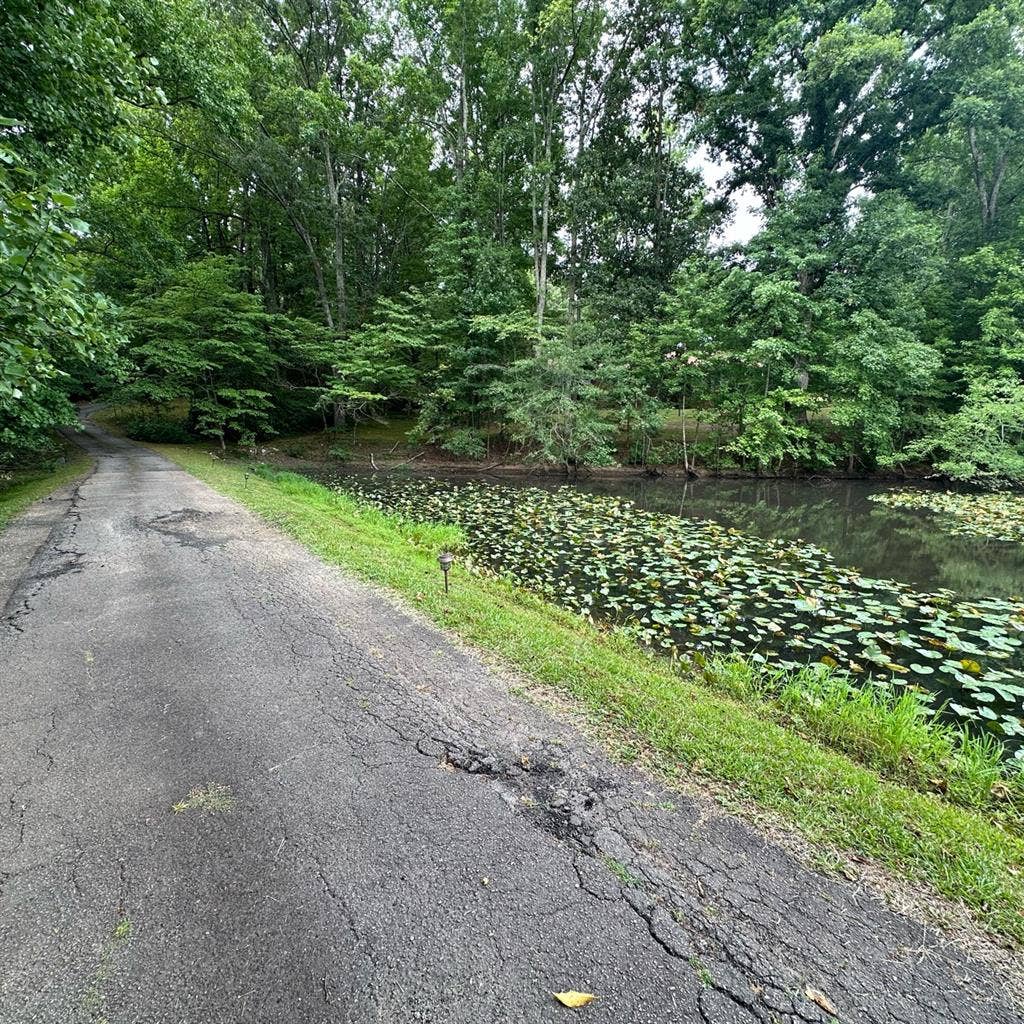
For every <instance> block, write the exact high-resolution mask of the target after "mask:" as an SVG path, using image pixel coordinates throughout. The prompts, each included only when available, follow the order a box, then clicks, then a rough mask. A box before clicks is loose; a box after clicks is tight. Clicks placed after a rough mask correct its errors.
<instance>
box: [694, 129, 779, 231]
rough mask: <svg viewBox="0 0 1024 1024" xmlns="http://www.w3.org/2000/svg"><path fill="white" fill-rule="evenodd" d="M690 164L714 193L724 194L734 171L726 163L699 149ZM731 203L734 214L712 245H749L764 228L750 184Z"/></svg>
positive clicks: (736, 193)
mask: <svg viewBox="0 0 1024 1024" xmlns="http://www.w3.org/2000/svg"><path fill="white" fill-rule="evenodd" d="M688 164H689V166H690V168H691V169H692V170H695V171H699V172H700V174H701V177H703V179H704V184H705V185H707V187H708V189H709V190H710V191H711V192H712V193H713V194H715V195H721V194H722V191H723V184H724V182H725V180H726V178H727V177H728V176H729V173H730V171H731V170H732V168H731V167H730V165H729V163H728V162H727V161H724V160H716V159H715V158H714V157H712V155H711V153H710V152H709V151H708V148H707V146H700V147H699V148H698V149H697V150H695V151H694V153H693V155H692V156H691V157H690V159H689V161H688ZM730 201H731V203H732V212H731V213H730V215H729V216H728V217H727V218H726V220H725V222H724V223H723V225H722V227H721V228H719V230H718V231H716V232H715V234H714V235H713V236H712V238H711V242H712V244H713V245H720V246H726V245H736V244H740V245H742V244H743V243H745V242H749V241H750V239H751V238H753V237H754V235H756V234H757V233H758V231H760V230H761V228H762V227H763V226H764V213H763V206H762V203H761V200H760V199H759V198H758V196H757V193H756V192H754V190H753V189H752V188H751V187H750V186H749V185H744V186H743V188H741V189H739V190H738V191H737V192H735V193H734V194H733V195H732V196H731V199H730Z"/></svg>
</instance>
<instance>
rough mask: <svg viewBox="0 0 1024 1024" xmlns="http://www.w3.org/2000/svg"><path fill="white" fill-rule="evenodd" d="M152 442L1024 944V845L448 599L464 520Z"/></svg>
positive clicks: (547, 632)
mask: <svg viewBox="0 0 1024 1024" xmlns="http://www.w3.org/2000/svg"><path fill="white" fill-rule="evenodd" d="M154 447H155V448H157V450H159V451H161V452H162V453H163V454H165V455H167V456H168V457H169V458H171V459H172V460H174V461H175V462H177V463H178V464H179V465H180V466H182V467H183V468H184V469H186V470H188V471H189V472H190V473H192V474H193V475H194V476H196V477H198V478H199V479H200V480H203V481H205V482H206V483H208V484H210V485H211V486H212V487H214V488H215V489H216V490H218V491H220V492H221V493H223V494H227V495H229V496H230V497H232V498H235V499H236V500H237V501H239V502H240V503H241V504H243V505H246V506H247V507H249V508H250V509H252V510H253V511H254V512H256V513H258V514H259V515H261V516H262V517H263V518H264V519H266V520H268V521H269V522H271V523H273V524H275V525H276V526H278V527H279V528H281V529H282V530H284V531H285V532H286V533H288V534H290V535H291V536H293V537H295V538H296V539H297V540H299V541H300V542H302V543H303V544H304V545H305V546H306V547H308V548H309V549H310V550H311V551H313V552H315V553H316V554H317V555H319V556H320V557H321V558H323V559H324V560H325V561H326V562H329V563H332V564H334V565H339V566H342V567H344V568H345V569H348V570H350V571H351V572H353V573H355V574H356V575H358V576H361V577H362V578H363V579H366V580H368V581H370V582H372V583H376V584H380V585H382V586H384V587H387V588H389V589H390V590H392V591H394V592H395V593H397V594H399V595H401V596H402V597H404V598H406V599H409V600H411V601H413V602H415V604H416V607H418V608H420V609H421V610H422V611H423V612H424V613H425V614H426V615H428V616H429V617H430V618H432V619H433V620H434V621H435V622H437V623H438V624H439V625H440V626H442V627H444V628H446V629H449V630H452V631H453V632H455V633H457V634H458V635H459V636H460V637H462V638H463V639H464V640H466V641H467V642H468V643H470V644H473V645H475V646H476V647H478V648H481V649H483V650H485V651H487V652H489V653H492V654H494V655H497V656H498V657H499V658H500V659H502V660H503V661H505V662H506V663H507V664H509V665H511V666H512V667H514V668H515V669H517V670H519V671H521V672H524V673H526V674H527V675H528V676H530V677H531V678H533V679H535V680H537V681H539V682H541V683H544V684H547V685H549V686H552V687H557V688H559V689H560V690H562V691H568V692H569V693H571V694H572V695H573V696H574V697H575V698H576V699H577V700H578V701H580V702H582V703H583V705H585V707H586V710H587V712H588V713H589V714H590V715H591V716H592V717H593V718H595V719H597V720H599V721H601V722H602V723H606V724H608V725H611V726H613V727H615V728H616V729H619V730H624V731H625V732H626V733H627V734H630V735H632V736H635V737H636V738H637V740H638V741H639V742H640V743H642V744H643V745H644V746H645V747H646V748H648V749H649V751H650V752H651V758H650V760H651V761H652V763H653V764H654V765H655V766H656V767H657V768H658V769H659V770H660V771H662V772H664V773H665V775H666V776H668V777H669V778H671V777H672V776H674V775H682V774H689V773H693V772H696V773H699V774H700V775H702V776H704V777H706V778H708V779H711V780H714V781H716V782H718V783H724V784H726V785H727V786H728V787H730V789H731V790H732V791H734V792H735V793H736V795H737V796H738V797H740V798H742V799H746V800H751V801H753V802H755V803H756V804H759V805H760V806H762V807H764V808H766V809H768V810H769V811H772V812H774V813H776V814H778V815H780V816H782V817H783V818H785V819H786V820H788V821H789V822H791V823H792V824H794V825H795V826H797V828H798V829H799V830H800V831H801V832H802V833H803V834H804V835H805V836H806V837H807V838H808V839H810V840H811V841H813V842H815V843H822V844H826V845H827V846H829V847H833V848H838V849H841V850H844V851H847V852H849V853H853V854H857V855H860V856H863V857H867V858H871V859H873V860H875V861H877V862H879V863H881V864H882V865H884V866H885V867H887V868H888V869H889V870H891V871H892V872H893V873H895V874H897V875H900V876H903V877H905V878H909V879H913V880H915V881H918V882H923V883H925V884H926V885H928V886H930V887H932V888H933V889H934V890H936V891H938V892H939V893H940V894H942V895H943V896H945V897H946V898H948V899H951V900H953V901H956V902H960V903H962V904H963V905H965V906H966V907H968V908H969V909H970V911H971V912H972V913H973V915H974V916H975V918H976V920H978V921H979V923H980V924H982V925H983V926H984V927H985V928H986V929H988V930H989V931H990V932H992V933H993V934H995V935H998V936H1001V937H1002V938H1004V939H1008V940H1010V941H1011V942H1012V943H1013V944H1014V945H1020V944H1024V909H1022V908H1024V839H1022V838H1021V837H1020V836H1018V835H1015V834H1013V833H1012V832H1011V831H1009V830H1008V829H1006V828H1004V827H1003V826H1002V825H1001V824H1000V823H999V822H998V821H994V820H992V819H990V818H989V817H987V816H986V815H985V814H984V813H982V812H977V811H972V810H969V809H966V808H961V807H957V806H954V805H952V804H950V803H949V802H947V801H945V800H943V799H942V798H941V797H940V796H937V795H933V794H929V793H922V792H918V791H915V790H913V789H911V788H907V787H904V786H901V785H899V784H897V783H895V782H892V781H887V780H886V779H884V778H883V777H882V776H880V775H879V774H878V773H877V772H875V771H873V770H871V769H870V768H867V767H865V766H863V765H859V764H857V763H856V762H855V761H853V760H851V759H850V758H848V757H846V756H844V755H843V754H841V753H837V752H835V751H831V750H828V749H826V748H824V747H822V746H819V745H818V744H816V743H814V742H812V741H811V740H809V739H806V738H804V737H802V736H800V735H798V734H796V733H795V732H792V731H790V730H787V729H786V728H784V727H783V726H781V725H779V724H777V723H775V722H773V721H771V720H770V719H769V718H766V717H763V716H759V715H758V714H757V713H756V709H754V708H751V707H749V706H745V705H744V704H743V703H742V702H740V701H734V700H732V699H730V698H728V697H727V696H724V695H723V694H722V693H720V692H716V691H715V690H714V689H712V688H711V687H709V686H708V685H707V684H704V683H701V681H700V680H698V679H690V678H687V677H683V676H681V675H680V674H679V673H678V672H676V671H674V670H673V668H672V667H671V666H670V665H669V664H667V663H665V662H663V661H658V660H657V659H655V658H654V657H652V656H650V655H648V654H647V653H646V652H644V651H643V650H641V649H640V648H639V647H637V646H636V644H635V643H634V642H632V641H631V640H629V639H628V638H627V637H625V636H621V635H619V634H617V633H615V632H609V631H602V630H600V629H598V628H597V627H595V626H593V625H591V624H590V623H589V622H587V621H586V620H584V619H582V618H580V617H579V616H576V615H574V614H572V613H570V612H567V611H564V610H562V609H560V608H557V607H555V606H554V605H551V604H548V603H546V602H544V601H542V600H541V599H539V598H537V597H534V596H533V595H531V594H528V593H526V592H524V591H522V590H520V589H518V588H517V587H514V586H513V585H512V584H510V583H507V582H506V581H504V580H502V579H499V578H494V577H489V576H479V575H471V574H462V573H460V574H457V575H456V576H455V577H454V579H453V588H452V592H451V594H449V595H448V596H445V594H444V591H443V588H442V587H441V586H440V579H441V576H440V571H439V569H438V565H437V552H438V550H439V549H441V548H442V547H448V546H450V545H451V544H453V543H454V542H457V539H458V532H457V530H456V529H455V528H454V527H445V526H432V525H423V524H416V523H408V522H403V521H402V520H400V519H397V518H395V517H393V516H389V515H387V514H385V513H382V512H379V511H378V510H376V509H373V508H369V507H367V506H365V505H361V504H359V503H358V502H356V501H355V500H354V499H353V498H351V497H349V496H347V495H344V494H340V493H338V492H335V491H332V490H330V489H328V488H326V487H324V486H322V485H320V484H317V483H314V482H313V481H311V480H308V479H306V478H304V477H300V476H296V475H294V474H290V473H267V474H265V475H260V474H254V473H247V472H246V470H245V467H244V466H242V465H240V464H232V463H229V462H225V461H220V460H216V461H215V460H213V459H211V458H210V456H209V455H208V454H207V453H206V452H205V451H201V450H197V449H194V448H187V447H178V446H171V445H164V446H154Z"/></svg>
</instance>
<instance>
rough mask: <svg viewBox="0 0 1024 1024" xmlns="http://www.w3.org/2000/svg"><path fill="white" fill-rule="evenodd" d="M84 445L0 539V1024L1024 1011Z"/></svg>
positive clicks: (782, 1017)
mask: <svg viewBox="0 0 1024 1024" xmlns="http://www.w3.org/2000/svg"><path fill="white" fill-rule="evenodd" d="M84 443H85V444H86V446H87V447H88V449H89V450H90V452H91V453H92V454H93V455H95V456H96V457H97V468H96V470H95V471H94V472H93V473H92V475H91V476H90V477H89V478H88V479H87V480H85V481H84V482H83V483H82V484H81V485H80V486H78V487H77V488H76V489H75V490H74V491H73V493H68V494H65V495H63V496H57V497H55V498H54V499H51V500H50V501H46V502H42V503H40V504H39V505H37V506H35V507H34V508H33V509H32V510H31V511H30V512H29V513H27V514H26V515H25V516H24V517H23V518H22V519H21V520H20V521H18V522H17V523H16V524H14V525H13V526H12V527H11V528H10V530H9V531H8V532H7V533H5V534H4V535H3V536H2V538H0V547H2V550H0V601H2V600H3V599H4V598H7V602H6V607H5V609H4V620H3V624H2V629H0V633H2V635H0V1022H2V1024H22V1022H40V1024H42V1022H45V1024H77V1022H96V1024H98V1022H108V1024H129V1022H138V1024H164V1022H167V1024H170V1022H175V1024H236V1022H237V1024H264V1022H266V1024H270V1022H274V1024H277V1022H280V1024H304V1022H340V1021H346V1022H353V1024H355V1022H372V1021H389V1022H412V1021H421V1022H430V1024H449V1022H451V1024H455V1022H466V1024H469V1022H473V1024H500V1022H510V1024H511V1022H516V1024H520V1022H533V1021H569V1020H574V1019H578V1020H581V1021H582V1020H586V1021H591V1022H595V1024H596V1022H615V1024H620V1022H622V1024H625V1022H659V1024H664V1022H676V1021H678V1022H690V1021H695V1022H702V1024H751V1022H763V1024H775V1022H780V1024H790V1022H797V1021H799V1022H810V1021H829V1020H832V1019H834V1018H832V1017H831V1016H830V1015H829V1014H828V1013H827V1012H826V1010H825V1009H823V1008H821V1006H820V1005H819V1002H820V1001H819V1002H815V1001H814V993H815V992H817V993H821V994H823V996H824V997H825V1000H826V1001H830V1002H831V1004H832V1005H834V1007H835V1008H836V1009H837V1011H838V1013H839V1019H840V1020H842V1021H846V1022H861V1021H865V1022H867V1021H871V1022H884V1024H890V1022H896V1024H909V1022H917V1021H921V1022H929V1024H940V1022H967V1021H971V1022H992V1024H1011V1022H1016V1021H1019V1020H1021V1019H1022V1017H1021V1015H1020V1012H1019V1010H1017V1009H1014V1007H1013V1006H1012V1005H1011V1003H1010V1002H1009V1001H1008V998H1007V997H1006V996H1005V995H1004V994H1002V992H1001V989H1000V983H999V980H998V978H997V977H996V976H995V975H994V974H992V973H989V971H988V969H986V968H984V967H982V966H979V965H977V964H975V963H972V962H970V961H968V960H967V959H966V958H965V957H964V955H963V954H961V953H960V952H958V951H957V950H956V949H955V948H954V947H953V946H951V945H949V944H948V943H946V942H944V941H943V940H942V939H941V937H939V936H937V935H935V934H933V933H931V932H929V931H928V930H927V929H925V928H923V927H922V926H921V925H920V924H916V923H913V922H911V921H909V920H907V919H905V918H903V917H900V916H898V915H896V914H894V913H893V912H891V911H889V910H888V909H886V907H885V906H884V905H883V904H882V903H881V902H880V901H878V900H877V899H876V898H875V897H873V896H872V895H870V894H869V893H867V892H866V891H864V890H863V889H861V888H859V887H858V886H857V885H856V884H853V883H849V882H846V881H845V880H840V881H836V880H834V879H830V878H827V877H825V876H823V875H820V874H817V873H815V872H813V871H810V870H808V869H806V868H804V867H802V866H801V865H800V864H798V863H797V862H796V861H795V860H794V859H792V858H791V857H790V856H789V855H788V854H786V853H785V852H783V851H782V850H781V849H780V848H778V847H777V846H775V845H773V844H772V843H770V842H768V841H767V840H765V839H764V838H761V837H760V836H758V835H757V834H756V833H755V832H754V831H752V830H751V828H749V827H748V826H746V825H744V824H743V823H741V822H739V821H738V820H734V819H732V818H730V817H729V816H727V815H725V814H723V813H720V812H718V811H717V810H715V809H713V807H712V805H711V804H710V803H708V804H707V805H705V803H704V802H703V801H701V800H690V799H687V798H685V797H681V796H679V795H678V794H672V793H669V792H667V791H664V790H661V789H659V788H658V787H657V786H656V785H654V784H653V783H651V782H650V781H647V780H645V779H644V778H642V777H641V776H640V775H638V774H635V773H633V772H632V771H631V770H629V769H624V768H621V767H618V766H616V765H614V764H612V763H610V762H609V760H608V759H606V758H605V757H604V756H603V755H602V754H601V753H600V752H598V751H597V750H595V749H594V748H593V747H592V746H591V745H589V744H588V742H587V741H586V740H585V739H583V738H582V737H581V736H580V735H579V734H578V733H577V732H576V731H575V730H574V729H573V728H572V727H571V726H570V725H567V724H565V723H560V722H557V721H555V720H553V719H551V718H549V717H548V716H547V715H545V714H544V713H543V712H542V711H540V710H538V709H537V708H536V707H534V706H532V705H530V704H528V703H526V702H524V701H522V700H521V699H520V698H517V697H516V696H515V695H514V694H513V693H512V692H511V691H510V681H509V680H507V679H505V678H503V677H502V675H501V674H499V673H496V672H494V671H493V670H489V669H488V668H487V667H485V665H484V664H482V663H481V662H480V661H478V660H476V659H475V658H474V657H473V656H471V655H469V654H467V653H465V652H463V651H461V650H460V649H458V648H457V647H456V646H455V645H453V644H452V643H451V642H449V641H448V640H446V639H445V638H444V636H443V635H441V634H440V633H439V632H437V631H436V630H435V629H434V628H432V627H431V626H429V625H427V624H425V623H423V622H421V621H419V620H418V619H417V618H416V617H415V616H413V615H411V614H409V613H407V612H405V611H403V610H402V609H400V608H398V607H396V606H395V605H394V604H392V603H390V602H389V601H388V600H387V599H385V598H384V597H382V596H379V595H378V594H376V593H375V592H374V591H373V590H372V589H371V588H368V587H367V586H365V585H362V584H360V583H358V582H355V581H353V580H352V579H350V578H348V577H347V576H345V575H343V574H342V573H340V572H338V571H337V570H335V569H332V568H329V567H326V566H324V565H323V564H321V563H320V562H319V561H318V560H316V559H315V558H314V557H313V556H311V555H310V554H308V553H307V552H305V551H304V550H303V549H302V548H301V547H299V546H298V545H297V544H295V543H293V542H292V541H290V540H287V539H285V538H283V537H282V536H280V535H279V534H278V533H277V532H275V531H274V530H273V529H272V528H270V527H268V526H267V525H264V524H263V523H262V522H259V521H257V520H256V519H255V518H253V517H252V516H251V515H249V514H248V513H247V512H246V511H244V510H243V509H241V508H240V507H239V506H237V505H236V504H234V503H233V502H231V501H229V500H227V499H225V498H223V497H221V496H219V495H217V494H215V493H214V492H213V491H211V490H209V489H208V488H207V487H205V486H204V485H203V484H201V483H199V482H198V481H196V480H195V479H193V478H191V477H189V476H187V475H186V474H185V473H183V472H181V471H180V470H178V469H176V468H175V467H173V466H171V465H170V464H169V463H167V462H165V461H163V460H162V459H161V458H159V457H158V456H156V455H154V454H151V453H149V452H147V451H145V450H143V449H141V448H139V447H137V446H135V445H132V444H131V443H129V442H126V441H121V440H117V439H113V438H110V437H107V436H105V435H103V434H101V433H100V432H99V431H98V430H96V429H95V428H90V434H89V435H88V436H87V437H86V438H85V439H84ZM8 595H9V596H8ZM190 794H191V797H190ZM183 804H184V806H182V805H183ZM175 805H179V807H180V809H179V810H177V811H175V810H174V809H173V808H174V806H175ZM566 989H577V990H584V991H588V992H592V993H595V994H596V995H597V996H598V998H597V1000H596V1001H595V1002H593V1003H592V1004H591V1005H589V1006H587V1007H585V1008H583V1009H580V1010H571V1009H567V1008H565V1007H563V1006H561V1005H559V1004H558V1003H556V1002H555V1000H554V999H553V998H552V995H551V993H552V992H554V991H561V990H566Z"/></svg>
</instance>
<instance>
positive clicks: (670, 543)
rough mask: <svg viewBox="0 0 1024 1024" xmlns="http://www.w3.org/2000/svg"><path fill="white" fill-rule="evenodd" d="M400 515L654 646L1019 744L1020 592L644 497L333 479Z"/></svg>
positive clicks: (1023, 675)
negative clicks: (854, 684)
mask: <svg viewBox="0 0 1024 1024" xmlns="http://www.w3.org/2000/svg"><path fill="white" fill-rule="evenodd" d="M340 486H342V487H343V488H344V489H346V490H348V491H350V492H352V493H354V494H356V495H357V496H358V497H360V498H361V499H362V500H363V501H366V502H368V503H370V504H372V505H374V506H376V507H378V508H381V509H383V510H385V511H391V512H397V513H399V514H401V515H403V516H404V517H406V518H409V519H413V520H418V521H428V522H449V523H455V524H457V525H458V526H460V527H461V528H462V530H463V531H464V533H465V535H466V537H467V538H468V545H469V555H470V558H471V559H472V561H473V562H474V563H475V564H476V565H477V566H480V567H483V568H484V569H486V570H489V571H493V572H496V573H500V574H502V575H505V576H507V577H510V578H511V579H513V580H514V581H515V582H516V583H518V584H520V585H522V586H524V587H527V588H529V589H531V590H534V591H536V592H539V593H541V594H542V595H544V596H545V597H546V598H548V599H550V600H553V601H556V602H558V603H560V604H562V605H564V606H567V607H569V608H572V609H574V610H576V611H577V612H579V613H581V614H583V615H586V616H588V617H591V618H594V619H603V620H606V621H609V620H610V621H613V622H616V623H619V624H623V625H629V626H630V627H631V628H632V629H633V630H634V631H635V632H636V633H637V634H638V636H639V638H640V639H641V640H642V641H643V642H644V643H646V644H648V645H650V646H651V647H653V648H655V649H658V650H661V651H663V652H666V653H678V652H682V651H688V652H693V651H697V652H702V653H704V654H706V655H710V654H715V653H726V652H733V651H742V652H744V653H746V654H747V655H749V656H750V657H752V658H753V659H754V660H759V661H765V662H770V663H771V664H773V665H777V666H782V667H790V668H795V667H797V666H800V665H805V664H807V663H808V662H822V663H824V664H826V665H829V666H832V667H834V668H837V669H842V670H846V671H848V672H851V673H854V674H856V675H859V676H861V677H863V678H864V679H865V680H875V681H884V682H886V683H888V682H889V681H890V680H896V681H898V682H899V683H901V684H902V685H906V686H914V687H916V688H919V689H920V690H921V691H922V692H923V693H925V694H926V695H927V698H926V699H928V700H929V701H930V703H932V704H933V705H934V706H936V707H938V706H945V707H946V708H947V710H948V712H949V713H951V714H952V715H954V716H956V717H957V718H959V719H961V720H965V721H968V722H972V723H975V724H976V725H978V726H981V727H984V728H986V729H988V730H990V731H991V732H993V733H994V734H996V735H998V736H1000V737H1001V738H1003V739H1004V740H1006V741H1007V742H1008V743H1009V746H1010V747H1011V748H1015V749H1016V748H1021V756H1024V745H1022V744H1021V738H1022V737H1024V649H1022V647H1024V604H1022V603H1020V602H1016V601H1006V600H998V599H990V600H978V601H971V602H962V601H958V600H957V597H956V595H955V594H954V593H953V592H952V591H950V590H940V591H937V592H935V593H928V594H922V593H916V592H914V591H913V590H912V588H910V587H908V586H905V585H904V584H901V583H898V582H896V581H894V580H885V579H871V578H869V577H865V576H862V575H860V574H859V573H858V572H856V571H855V570H853V569H844V568H841V567H839V566H837V565H836V564H835V563H834V561H833V559H832V557H831V556H830V555H829V553H828V552H827V551H825V550H823V549H821V548H819V547H815V546H813V545H809V544H804V543H801V542H792V541H783V540H763V539H759V538H755V537H752V536H749V535H747V534H744V533H742V532H740V531H738V530H735V529H731V528H728V527H725V526H722V525H721V524H718V523H715V522H711V521H708V520H702V519H690V518H684V517H681V516H675V515H665V514H661V513H654V512H649V511H646V510H644V509H641V508H639V507H637V506H636V505H635V504H634V503H633V502H631V501H629V500H627V499H624V498H620V497H616V496H612V495H595V494H588V493H585V492H583V491H579V490H577V489H575V488H572V487H568V486H566V487H561V488H558V489H556V490H553V491H549V490H541V489H537V488H532V487H510V486H505V485H500V484H483V483H477V482H470V483H461V484H454V483H446V482H441V481H435V480H429V479H401V480H395V479H393V478H392V479H376V478H372V479H369V480H367V479H361V480H360V479H355V478H349V479H346V480H344V481H343V482H342V484H341V485H340Z"/></svg>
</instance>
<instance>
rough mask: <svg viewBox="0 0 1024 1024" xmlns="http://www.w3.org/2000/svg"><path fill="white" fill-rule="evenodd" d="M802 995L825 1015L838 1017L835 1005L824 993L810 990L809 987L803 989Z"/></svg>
mask: <svg viewBox="0 0 1024 1024" xmlns="http://www.w3.org/2000/svg"><path fill="white" fill-rule="evenodd" d="M804 995H805V996H807V998H808V999H810V1001H811V1002H812V1003H817V1004H818V1006H820V1007H821V1008H822V1009H823V1010H824V1011H825V1012H826V1013H831V1014H832V1016H833V1017H838V1016H839V1011H838V1010H837V1009H836V1004H835V1003H833V1002H832V1000H831V999H829V997H828V996H827V995H825V993H824V992H819V991H818V989H816V988H811V986H810V985H808V986H807V988H805V989H804Z"/></svg>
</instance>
